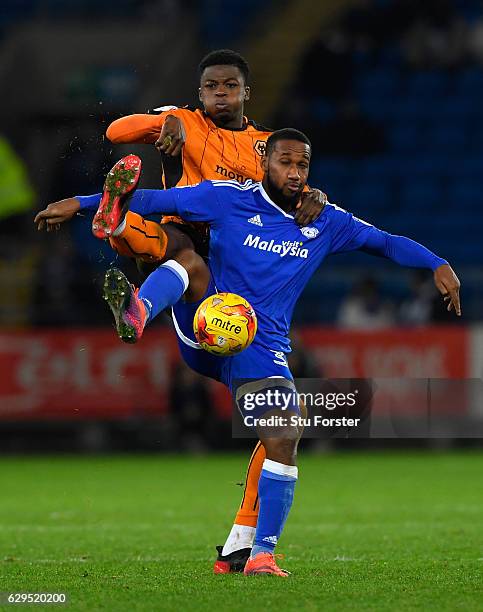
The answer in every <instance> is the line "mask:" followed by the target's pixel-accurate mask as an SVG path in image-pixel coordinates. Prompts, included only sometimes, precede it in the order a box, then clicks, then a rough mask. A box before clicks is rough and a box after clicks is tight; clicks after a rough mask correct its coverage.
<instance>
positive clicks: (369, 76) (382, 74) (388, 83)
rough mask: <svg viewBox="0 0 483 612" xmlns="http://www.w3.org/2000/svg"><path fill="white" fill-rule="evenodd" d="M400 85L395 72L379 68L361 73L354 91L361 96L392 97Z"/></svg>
mask: <svg viewBox="0 0 483 612" xmlns="http://www.w3.org/2000/svg"><path fill="white" fill-rule="evenodd" d="M399 85H400V79H399V75H398V73H397V72H395V71H394V70H391V69H387V68H380V69H377V70H371V71H370V72H367V73H363V74H362V76H361V77H359V78H358V79H357V81H356V89H357V91H358V93H359V94H360V95H362V96H369V97H371V96H373V97H380V96H383V97H387V96H392V95H394V94H395V92H396V91H397V89H398V87H399Z"/></svg>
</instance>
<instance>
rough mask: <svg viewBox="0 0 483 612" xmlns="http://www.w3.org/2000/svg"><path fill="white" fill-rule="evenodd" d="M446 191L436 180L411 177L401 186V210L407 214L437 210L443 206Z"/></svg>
mask: <svg viewBox="0 0 483 612" xmlns="http://www.w3.org/2000/svg"><path fill="white" fill-rule="evenodd" d="M443 197H444V191H443V188H442V184H441V182H439V181H438V180H436V179H426V178H421V177H417V178H415V179H412V178H411V177H409V178H408V179H407V180H406V181H404V182H403V184H402V185H401V210H403V211H404V212H407V213H413V212H420V211H421V210H430V209H435V208H436V209H437V208H438V207H439V206H441V204H442V201H443Z"/></svg>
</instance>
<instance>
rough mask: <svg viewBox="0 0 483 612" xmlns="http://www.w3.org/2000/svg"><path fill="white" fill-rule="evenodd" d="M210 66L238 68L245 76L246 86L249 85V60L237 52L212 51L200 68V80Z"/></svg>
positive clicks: (226, 50) (229, 50) (225, 50)
mask: <svg viewBox="0 0 483 612" xmlns="http://www.w3.org/2000/svg"><path fill="white" fill-rule="evenodd" d="M209 66H236V67H237V68H238V69H239V70H240V72H241V73H242V75H243V80H244V81H245V85H246V84H247V83H248V78H249V76H250V66H249V65H248V62H247V60H246V59H245V58H244V57H243V56H242V55H240V54H239V53H237V52H236V51H232V50H231V49H218V50H217V51H211V52H210V53H208V55H205V57H204V58H203V59H202V60H201V62H200V63H199V66H198V74H199V77H200V78H201V75H202V74H203V72H204V71H205V70H206V68H208V67H209Z"/></svg>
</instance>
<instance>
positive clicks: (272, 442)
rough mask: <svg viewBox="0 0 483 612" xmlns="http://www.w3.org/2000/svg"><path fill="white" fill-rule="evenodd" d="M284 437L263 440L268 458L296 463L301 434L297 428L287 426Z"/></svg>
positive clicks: (291, 463) (286, 462)
mask: <svg viewBox="0 0 483 612" xmlns="http://www.w3.org/2000/svg"><path fill="white" fill-rule="evenodd" d="M286 429H287V431H286V432H284V434H283V437H279V438H269V439H265V440H263V445H264V446H265V452H266V454H267V459H271V460H272V461H278V462H279V463H284V464H286V465H294V464H295V460H296V458H297V445H298V440H299V434H298V431H297V428H296V427H295V428H293V430H292V429H291V428H286Z"/></svg>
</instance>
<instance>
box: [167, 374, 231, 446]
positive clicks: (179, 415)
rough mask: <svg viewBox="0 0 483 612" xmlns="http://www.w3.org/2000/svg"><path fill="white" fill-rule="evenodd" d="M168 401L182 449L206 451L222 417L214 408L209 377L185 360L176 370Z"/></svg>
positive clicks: (212, 441)
mask: <svg viewBox="0 0 483 612" xmlns="http://www.w3.org/2000/svg"><path fill="white" fill-rule="evenodd" d="M169 405H170V406H172V413H171V419H172V422H173V424H174V428H175V432H174V437H175V439H177V440H179V448H180V450H190V451H203V450H206V449H207V448H209V447H212V446H214V445H215V444H216V440H217V435H216V434H217V426H218V422H219V417H218V415H217V414H216V413H215V411H214V410H213V406H212V401H211V397H210V392H209V387H208V383H207V380H206V379H205V378H203V377H202V376H200V375H199V374H196V372H193V370H191V369H190V368H189V367H188V366H187V365H186V364H185V363H184V362H180V363H179V364H178V365H177V367H176V370H175V371H174V374H173V377H172V383H171V389H170V401H169Z"/></svg>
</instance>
